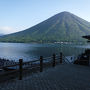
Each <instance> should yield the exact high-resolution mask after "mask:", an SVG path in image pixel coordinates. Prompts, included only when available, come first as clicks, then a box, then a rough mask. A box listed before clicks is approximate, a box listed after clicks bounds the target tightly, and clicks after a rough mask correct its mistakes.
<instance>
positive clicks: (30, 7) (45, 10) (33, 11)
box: [0, 0, 90, 34]
mask: <svg viewBox="0 0 90 90" xmlns="http://www.w3.org/2000/svg"><path fill="white" fill-rule="evenodd" d="M63 11H68V12H71V13H73V14H75V15H77V16H79V17H81V18H83V19H85V20H87V21H89V22H90V0H0V33H1V34H9V33H14V32H18V31H22V30H25V29H27V28H30V27H32V26H34V25H36V24H38V23H40V22H42V21H44V20H46V19H48V18H49V17H51V16H53V15H55V14H57V13H60V12H63Z"/></svg>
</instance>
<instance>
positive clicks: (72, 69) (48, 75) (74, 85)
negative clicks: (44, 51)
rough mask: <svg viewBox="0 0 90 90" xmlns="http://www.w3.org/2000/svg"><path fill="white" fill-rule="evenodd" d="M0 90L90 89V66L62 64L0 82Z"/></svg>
mask: <svg viewBox="0 0 90 90" xmlns="http://www.w3.org/2000/svg"><path fill="white" fill-rule="evenodd" d="M0 90H90V67H87V66H80V65H70V64H62V65H57V66H56V67H54V68H53V67H51V68H48V69H46V70H44V71H43V72H41V73H40V72H38V73H34V74H32V75H31V76H27V77H24V78H23V80H17V79H15V80H10V81H8V82H5V83H0Z"/></svg>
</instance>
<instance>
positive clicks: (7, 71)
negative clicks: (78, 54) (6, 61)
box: [0, 52, 70, 80]
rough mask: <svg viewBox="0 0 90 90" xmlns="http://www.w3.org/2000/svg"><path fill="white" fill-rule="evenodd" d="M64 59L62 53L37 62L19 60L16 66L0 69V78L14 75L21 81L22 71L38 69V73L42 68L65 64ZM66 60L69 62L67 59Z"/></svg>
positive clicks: (41, 57)
mask: <svg viewBox="0 0 90 90" xmlns="http://www.w3.org/2000/svg"><path fill="white" fill-rule="evenodd" d="M65 59H66V57H65V56H64V55H63V54H62V52H61V53H60V54H59V55H56V54H53V55H52V56H51V57H46V58H43V56H40V58H39V59H37V60H33V61H27V62H23V59H19V62H18V63H16V64H12V65H6V66H3V67H1V68H2V69H3V70H4V72H2V73H0V77H1V78H2V77H3V78H4V76H9V75H15V74H16V75H18V76H19V80H22V78H23V72H24V70H27V69H28V70H32V69H37V68H38V69H39V70H40V72H43V69H44V66H45V67H46V66H49V67H50V66H52V67H55V66H56V64H62V63H64V62H66V61H65ZM66 60H67V61H68V62H69V60H68V59H66ZM69 63H70V62H69ZM17 73H18V74H17ZM6 79H7V78H6Z"/></svg>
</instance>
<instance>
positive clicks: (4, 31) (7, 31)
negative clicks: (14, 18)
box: [0, 26, 17, 34]
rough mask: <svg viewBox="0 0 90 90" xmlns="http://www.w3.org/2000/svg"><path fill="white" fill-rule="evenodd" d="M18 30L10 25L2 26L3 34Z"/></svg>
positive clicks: (0, 31)
mask: <svg viewBox="0 0 90 90" xmlns="http://www.w3.org/2000/svg"><path fill="white" fill-rule="evenodd" d="M16 31H17V30H15V29H14V28H12V27H9V26H3V27H0V33H3V34H9V33H13V32H16Z"/></svg>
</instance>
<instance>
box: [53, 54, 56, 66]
mask: <svg viewBox="0 0 90 90" xmlns="http://www.w3.org/2000/svg"><path fill="white" fill-rule="evenodd" d="M55 65H56V55H55V54H53V67H55Z"/></svg>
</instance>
